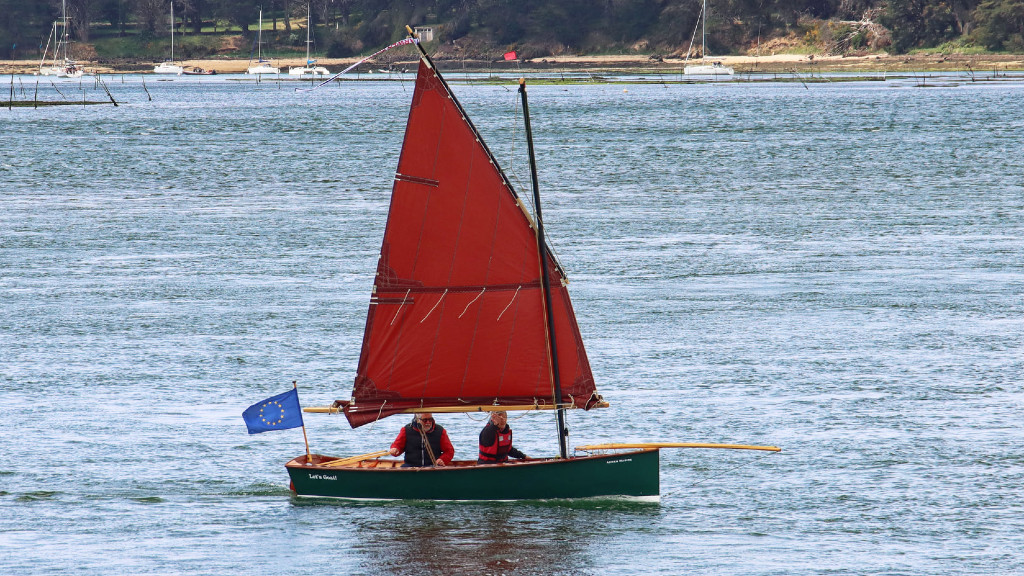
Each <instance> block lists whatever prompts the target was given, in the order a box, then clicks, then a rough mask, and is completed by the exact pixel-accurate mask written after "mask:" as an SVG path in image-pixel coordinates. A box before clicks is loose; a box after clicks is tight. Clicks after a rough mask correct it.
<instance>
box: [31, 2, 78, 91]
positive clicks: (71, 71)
mask: <svg viewBox="0 0 1024 576" xmlns="http://www.w3.org/2000/svg"><path fill="white" fill-rule="evenodd" d="M50 40H53V42H54V47H53V60H52V61H51V63H50V64H49V65H47V64H46V54H47V52H48V50H49V48H50ZM70 43H71V36H70V34H68V10H67V2H66V0H64V1H62V2H61V19H60V21H59V22H54V23H53V29H52V31H51V32H50V39H48V40H47V41H46V48H45V49H44V50H43V58H42V60H40V62H39V72H38V73H39V74H41V75H43V76H56V77H58V78H81V77H82V75H83V74H85V71H84V70H83V69H82V67H81V66H79V65H78V63H77V62H75V61H74V60H72V59H71V58H70V57H68V44H70Z"/></svg>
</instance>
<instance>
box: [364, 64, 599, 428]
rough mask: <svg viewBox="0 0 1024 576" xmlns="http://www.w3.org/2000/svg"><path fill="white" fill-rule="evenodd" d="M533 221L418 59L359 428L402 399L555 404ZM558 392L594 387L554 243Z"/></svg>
mask: <svg viewBox="0 0 1024 576" xmlns="http://www.w3.org/2000/svg"><path fill="white" fill-rule="evenodd" d="M532 224H533V223H532V219H531V217H530V216H529V215H528V213H527V211H526V209H525V208H524V207H523V206H522V204H521V203H520V201H519V198H518V196H517V195H516V193H515V192H514V191H513V189H512V187H511V185H510V184H509V182H508V180H507V179H506V178H505V176H504V175H503V174H502V172H501V171H500V169H499V168H498V167H497V163H496V162H495V160H494V157H493V156H492V155H491V154H490V152H489V151H488V149H487V147H486V146H485V145H484V144H483V141H482V140H481V139H480V137H479V134H478V133H477V131H476V129H475V128H474V127H473V126H472V124H471V123H470V122H469V120H468V119H467V118H466V117H465V116H464V111H463V110H462V108H461V106H460V105H459V104H458V103H457V102H456V101H455V98H454V96H453V95H452V94H451V92H450V90H449V89H448V86H447V85H446V84H445V83H444V82H443V81H442V80H441V78H440V77H439V76H438V75H437V73H436V72H435V71H434V70H433V69H432V68H431V67H430V66H429V65H427V64H426V63H425V62H424V61H421V62H420V66H419V73H418V76H417V79H416V88H415V91H414V92H413V98H412V108H411V110H410V111H409V121H408V124H407V126H406V133H405V140H404V142H403V144H402V154H401V157H400V159H399V162H398V171H397V173H396V174H395V183H394V188H393V190H392V193H391V208H390V211H389V214H388V221H387V227H386V229H385V232H384V242H383V245H382V246H381V251H380V260H379V262H378V264H377V276H376V280H375V282H374V293H373V296H372V298H371V300H370V310H369V313H368V314H367V318H366V331H365V333H364V336H363V347H362V352H361V353H360V356H359V367H358V371H357V375H356V380H355V387H354V389H353V392H352V402H350V403H347V404H346V406H345V414H346V415H347V417H348V419H349V422H350V423H351V425H352V426H353V427H356V426H361V425H363V424H366V423H369V422H372V421H374V420H376V419H378V418H382V417H385V416H389V415H392V414H396V413H399V412H401V411H403V410H407V409H410V408H440V407H452V406H466V405H492V404H499V405H523V404H530V405H533V404H539V405H547V406H550V405H551V404H552V403H553V400H554V398H553V396H554V392H553V391H554V387H553V381H552V376H551V372H550V369H549V365H550V363H549V358H548V354H549V353H548V346H547V334H546V332H547V330H546V328H545V312H544V300H543V297H544V296H543V289H542V285H541V269H540V264H539V260H540V257H539V254H538V250H537V238H536V236H535V232H534V228H533V225H532ZM545 260H546V261H545V263H544V264H545V266H547V267H548V273H549V277H550V278H551V284H552V286H551V298H552V308H553V314H552V315H553V319H554V326H555V328H554V331H555V336H554V338H555V343H556V348H557V352H558V363H559V372H560V384H561V390H562V398H561V402H562V403H565V404H573V405H575V406H576V407H580V408H589V407H591V406H592V405H593V404H594V402H596V401H597V399H598V397H597V396H596V394H595V387H594V377H593V374H592V373H591V371H590V363H589V362H588V361H587V355H586V351H585V350H584V348H583V341H582V339H581V337H580V332H579V327H578V326H577V324H576V317H575V315H574V314H573V309H572V303H571V302H570V300H569V293H568V291H567V290H566V287H565V277H564V275H563V274H562V271H561V269H560V268H559V267H558V266H557V265H556V262H555V260H554V258H553V257H552V256H551V254H550V253H548V254H547V255H546V258H545Z"/></svg>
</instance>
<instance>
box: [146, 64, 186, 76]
mask: <svg viewBox="0 0 1024 576" xmlns="http://www.w3.org/2000/svg"><path fill="white" fill-rule="evenodd" d="M184 71H185V68H184V67H182V66H178V65H177V64H171V63H170V62H164V63H163V64H160V65H158V66H156V67H155V68H153V73H154V74H177V75H179V76H180V75H181V73H182V72H184Z"/></svg>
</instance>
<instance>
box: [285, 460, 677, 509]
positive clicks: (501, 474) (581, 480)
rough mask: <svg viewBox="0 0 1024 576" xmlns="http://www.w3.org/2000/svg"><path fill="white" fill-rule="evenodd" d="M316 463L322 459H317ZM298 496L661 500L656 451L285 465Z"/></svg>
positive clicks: (302, 461) (430, 498) (393, 498)
mask: <svg viewBox="0 0 1024 576" xmlns="http://www.w3.org/2000/svg"><path fill="white" fill-rule="evenodd" d="M313 461H314V462H316V461H318V457H317V456H314V458H313ZM286 467H287V468H288V474H289V475H290V476H291V480H292V489H293V490H294V491H295V493H296V494H297V495H298V496H312V497H328V498H348V499H359V500H362V499H367V500H545V499H551V498H595V497H618V496H622V497H633V498H642V499H652V500H653V499H657V498H658V491H659V488H658V450H657V449H647V450H640V451H632V452H624V453H618V454H605V455H600V456H588V457H581V458H569V459H565V460H562V459H545V460H532V461H528V462H523V463H510V464H502V465H489V466H452V467H445V468H349V467H328V466H320V465H315V464H314V465H307V464H306V456H300V457H298V458H296V459H294V460H292V461H291V462H288V464H286Z"/></svg>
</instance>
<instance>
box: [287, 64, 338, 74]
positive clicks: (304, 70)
mask: <svg viewBox="0 0 1024 576" xmlns="http://www.w3.org/2000/svg"><path fill="white" fill-rule="evenodd" d="M329 74H330V71H328V70H327V68H324V67H323V66H303V67H300V68H295V67H292V68H289V69H288V75H289V76H327V75H329Z"/></svg>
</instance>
